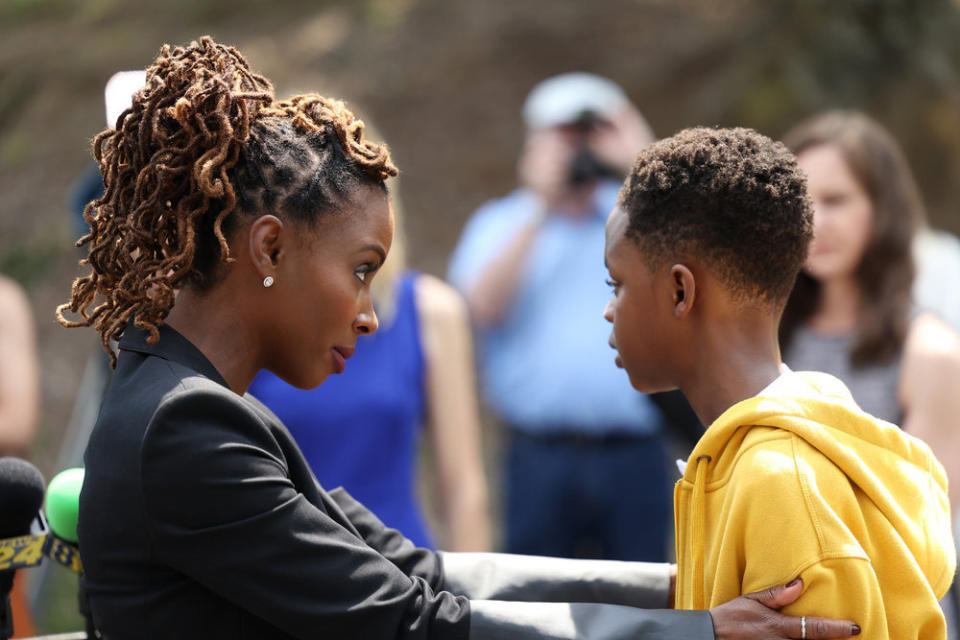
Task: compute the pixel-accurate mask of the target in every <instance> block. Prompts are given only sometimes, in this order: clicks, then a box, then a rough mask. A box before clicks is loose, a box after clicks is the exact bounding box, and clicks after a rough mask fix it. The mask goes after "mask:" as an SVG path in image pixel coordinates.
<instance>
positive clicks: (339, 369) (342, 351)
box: [331, 347, 353, 373]
mask: <svg viewBox="0 0 960 640" xmlns="http://www.w3.org/2000/svg"><path fill="white" fill-rule="evenodd" d="M331 351H332V352H333V368H334V370H335V371H336V373H343V370H344V369H346V368H347V358H349V357H350V356H352V355H353V348H351V347H334V348H333V349H331Z"/></svg>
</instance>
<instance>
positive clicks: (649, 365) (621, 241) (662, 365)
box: [603, 207, 676, 393]
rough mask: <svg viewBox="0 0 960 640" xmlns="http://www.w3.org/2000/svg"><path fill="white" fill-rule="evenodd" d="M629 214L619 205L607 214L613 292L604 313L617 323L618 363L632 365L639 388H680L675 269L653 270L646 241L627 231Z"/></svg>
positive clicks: (630, 373) (607, 253)
mask: <svg viewBox="0 0 960 640" xmlns="http://www.w3.org/2000/svg"><path fill="white" fill-rule="evenodd" d="M627 223H628V217H627V214H626V213H625V212H624V211H622V210H621V209H620V208H619V207H617V208H614V210H613V212H612V213H611V214H610V217H609V218H607V240H606V250H605V252H604V258H605V261H606V265H607V271H608V272H609V273H610V280H609V283H610V285H611V286H612V287H613V297H612V298H611V299H610V302H608V303H607V307H606V309H605V310H604V313H603V317H604V318H606V320H607V321H608V322H612V323H613V331H612V333H611V335H610V346H611V347H613V348H614V349H616V350H617V357H616V363H617V366H618V367H622V368H624V369H626V370H627V375H628V376H629V377H630V384H632V385H633V387H634V388H635V389H637V390H638V391H642V392H644V393H655V392H658V391H667V390H669V389H674V388H676V383H675V382H673V380H672V379H671V378H672V376H671V375H670V368H671V366H672V364H673V361H672V358H671V357H670V355H671V353H672V349H671V344H672V343H673V340H672V336H671V335H670V330H671V329H672V328H673V327H672V323H671V322H670V320H671V317H672V308H673V305H672V304H670V302H671V300H672V295H673V294H672V288H671V286H670V278H669V270H667V269H663V270H661V272H659V273H655V272H651V270H650V269H649V268H648V267H647V264H646V263H645V262H644V260H643V255H642V254H641V252H640V247H639V246H637V244H636V243H635V242H633V240H631V239H630V238H628V237H627V236H626V230H627Z"/></svg>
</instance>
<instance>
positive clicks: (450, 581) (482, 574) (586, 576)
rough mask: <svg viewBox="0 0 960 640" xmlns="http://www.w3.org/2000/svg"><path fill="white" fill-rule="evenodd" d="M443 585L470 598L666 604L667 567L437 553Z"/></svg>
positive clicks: (654, 606)
mask: <svg viewBox="0 0 960 640" xmlns="http://www.w3.org/2000/svg"><path fill="white" fill-rule="evenodd" d="M440 555H441V558H442V560H443V568H444V583H443V588H444V589H445V590H447V591H450V592H452V593H455V594H457V595H464V596H467V597H468V598H470V599H473V600H512V601H524V602H601V603H606V604H621V605H628V606H631V607H641V608H645V609H661V608H665V607H668V606H669V602H668V601H667V600H668V598H669V593H670V565H669V564H654V563H649V562H619V561H614V560H568V559H565V558H547V557H541V556H522V555H513V554H505V553H449V552H441V553H440Z"/></svg>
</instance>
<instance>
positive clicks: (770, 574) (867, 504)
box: [714, 435, 945, 638]
mask: <svg viewBox="0 0 960 640" xmlns="http://www.w3.org/2000/svg"><path fill="white" fill-rule="evenodd" d="M742 453H743V455H742V459H741V461H740V463H739V464H738V465H737V467H736V469H735V471H734V474H733V478H732V479H731V482H733V483H734V486H735V487H736V489H737V490H736V492H735V493H734V494H733V497H732V501H731V502H732V506H733V510H732V512H731V513H730V516H731V518H732V520H733V521H735V522H739V525H735V531H736V536H735V538H736V539H737V540H738V543H737V544H738V545H739V546H740V551H741V553H742V557H743V567H742V574H741V576H742V578H741V583H740V585H739V587H740V592H741V593H750V592H754V591H758V590H760V589H764V588H767V587H770V586H773V585H776V584H780V583H784V582H788V581H790V580H792V579H793V578H796V577H802V578H803V581H804V592H803V595H802V596H801V597H800V598H799V599H798V600H797V601H796V602H794V603H793V604H791V605H789V606H788V607H786V608H785V609H784V610H783V611H784V613H788V614H791V615H797V616H819V617H829V618H841V619H848V620H853V621H855V622H856V623H857V624H859V625H860V627H861V629H862V630H863V637H866V638H887V637H889V638H908V637H942V634H943V633H945V628H944V626H943V625H944V620H943V614H942V613H941V611H940V608H939V606H938V604H937V598H936V597H935V596H934V594H933V592H932V587H931V585H930V583H929V582H928V580H927V577H926V574H925V571H924V568H923V567H924V564H925V563H927V562H928V558H925V557H918V556H917V555H915V548H913V549H912V548H911V547H909V546H908V545H907V544H906V543H905V542H904V538H905V537H906V535H907V534H906V533H905V532H902V531H898V529H897V527H896V526H894V524H893V523H892V522H891V519H890V517H889V515H890V514H885V513H884V512H882V511H881V509H880V508H879V507H878V506H877V505H876V504H875V503H874V502H873V501H871V500H870V498H869V497H868V496H867V495H866V494H865V493H864V491H862V490H861V488H860V487H859V486H857V484H855V483H854V482H853V481H852V480H851V479H850V478H849V477H848V476H847V475H846V474H845V473H844V471H843V470H842V469H841V467H840V465H839V464H838V463H836V462H835V461H833V460H831V459H830V458H828V457H827V456H826V455H824V454H823V453H821V452H820V451H819V450H818V449H817V448H815V447H814V446H813V445H811V444H810V443H808V442H807V441H805V440H804V439H802V438H800V437H797V436H795V435H788V436H786V437H777V438H775V439H769V440H766V441H765V442H763V443H761V445H760V446H755V447H752V448H751V449H749V450H746V451H743V452H742ZM904 473H907V471H906V470H904ZM730 533H733V531H731V532H730ZM731 550H732V549H729V548H728V550H727V552H728V553H729V552H730V551H731ZM720 573H723V572H720ZM714 595H716V593H715V594H714ZM918 630H920V632H919V633H918Z"/></svg>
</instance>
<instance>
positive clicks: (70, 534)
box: [46, 468, 83, 543]
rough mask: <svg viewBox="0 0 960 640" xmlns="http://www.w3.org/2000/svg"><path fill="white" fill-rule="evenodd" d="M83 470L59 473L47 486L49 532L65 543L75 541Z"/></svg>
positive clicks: (77, 469) (68, 470)
mask: <svg viewBox="0 0 960 640" xmlns="http://www.w3.org/2000/svg"><path fill="white" fill-rule="evenodd" d="M82 486H83V469H79V468H74V469H67V470H65V471H61V472H60V473H58V474H57V475H55V476H53V479H52V480H50V484H49V485H47V499H46V513H47V523H49V525H50V530H51V531H53V533H55V534H56V535H57V536H58V537H60V538H63V539H64V540H66V541H67V542H73V543H76V541H77V512H78V511H79V510H80V487H82Z"/></svg>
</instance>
